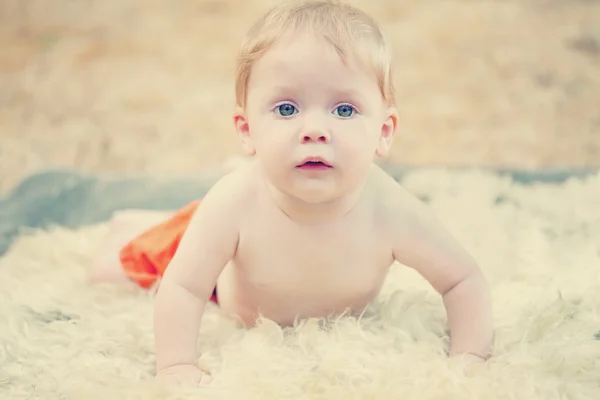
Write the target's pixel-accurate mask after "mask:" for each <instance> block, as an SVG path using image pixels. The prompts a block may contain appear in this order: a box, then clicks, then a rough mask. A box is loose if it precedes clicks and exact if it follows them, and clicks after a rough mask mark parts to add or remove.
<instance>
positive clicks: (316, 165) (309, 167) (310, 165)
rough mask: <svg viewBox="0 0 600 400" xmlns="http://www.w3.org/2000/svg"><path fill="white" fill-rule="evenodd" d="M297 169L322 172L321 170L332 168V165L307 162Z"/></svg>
mask: <svg viewBox="0 0 600 400" xmlns="http://www.w3.org/2000/svg"><path fill="white" fill-rule="evenodd" d="M296 168H300V169H304V170H314V171H320V170H326V169H329V168H331V165H329V164H327V163H325V162H323V161H306V162H304V163H302V164H300V165H298V166H296Z"/></svg>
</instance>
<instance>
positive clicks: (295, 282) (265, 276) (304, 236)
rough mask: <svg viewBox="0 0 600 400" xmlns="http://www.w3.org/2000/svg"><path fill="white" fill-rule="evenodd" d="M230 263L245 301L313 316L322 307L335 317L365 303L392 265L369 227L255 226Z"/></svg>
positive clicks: (387, 253)
mask: <svg viewBox="0 0 600 400" xmlns="http://www.w3.org/2000/svg"><path fill="white" fill-rule="evenodd" d="M234 262H235V270H234V271H232V273H233V274H234V276H233V277H232V278H234V280H235V281H236V284H237V285H236V286H238V290H240V292H243V293H246V294H247V296H248V299H247V300H251V299H252V300H255V299H259V300H257V301H258V302H260V303H265V304H266V303H268V304H270V305H273V304H279V305H281V306H285V304H286V303H287V302H293V303H294V304H295V305H296V306H295V307H297V304H302V305H303V306H302V307H300V308H302V309H304V310H303V311H306V313H311V312H312V311H313V310H314V311H315V313H318V312H317V309H320V310H323V305H324V304H327V305H329V306H330V308H331V310H329V311H335V310H337V309H342V310H343V309H344V308H345V307H354V306H356V307H361V306H363V305H364V303H366V302H368V301H370V300H371V299H372V298H373V297H374V296H375V295H376V293H377V292H378V290H379V288H380V287H381V284H382V282H383V280H384V279H385V276H386V274H387V267H389V265H390V264H391V263H392V262H393V259H392V253H391V251H390V249H389V246H386V243H385V241H383V240H379V235H378V234H377V230H376V227H375V226H373V225H371V224H358V225H357V224H348V225H344V224H341V225H339V226H335V227H332V228H330V229H313V228H310V227H295V226H290V225H285V224H264V225H263V226H262V227H261V226H260V225H259V224H257V225H256V227H255V228H253V229H251V230H248V231H246V232H245V235H243V236H242V237H241V238H240V243H239V246H238V251H237V255H236V259H235V261H234ZM295 307H293V308H295ZM263 308H264V307H263ZM287 308H290V307H289V305H288V307H287ZM298 311H299V312H300V311H301V310H298Z"/></svg>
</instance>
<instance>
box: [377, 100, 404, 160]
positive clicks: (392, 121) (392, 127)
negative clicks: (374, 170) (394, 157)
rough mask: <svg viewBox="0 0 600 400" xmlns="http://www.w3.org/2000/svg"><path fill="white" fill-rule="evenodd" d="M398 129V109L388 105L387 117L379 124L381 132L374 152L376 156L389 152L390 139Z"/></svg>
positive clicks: (385, 154)
mask: <svg viewBox="0 0 600 400" xmlns="http://www.w3.org/2000/svg"><path fill="white" fill-rule="evenodd" d="M397 129H398V111H397V110H396V108H395V107H390V108H389V109H388V110H387V117H386V119H385V121H384V122H383V125H382V126H381V134H380V135H379V139H378V141H377V147H376V149H375V154H376V155H377V156H378V157H385V156H387V155H388V154H389V152H390V148H391V147H392V140H393V139H394V135H395V134H396V130H397Z"/></svg>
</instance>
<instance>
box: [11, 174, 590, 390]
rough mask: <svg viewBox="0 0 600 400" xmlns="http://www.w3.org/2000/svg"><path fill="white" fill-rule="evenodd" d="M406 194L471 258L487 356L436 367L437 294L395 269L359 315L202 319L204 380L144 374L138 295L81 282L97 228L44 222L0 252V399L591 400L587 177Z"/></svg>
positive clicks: (473, 182) (148, 319)
mask: <svg viewBox="0 0 600 400" xmlns="http://www.w3.org/2000/svg"><path fill="white" fill-rule="evenodd" d="M404 184H405V186H406V187H407V188H408V189H409V190H411V191H413V192H414V193H416V194H418V195H419V196H421V197H423V198H427V200H428V201H429V203H430V205H431V207H432V208H433V209H434V211H435V212H436V213H437V214H438V216H439V217H440V218H441V219H442V220H443V221H444V222H445V223H446V224H447V226H448V227H449V228H450V229H451V230H452V232H453V233H454V234H455V235H456V236H457V237H458V238H459V239H460V240H461V241H462V242H463V243H464V245H465V246H466V247H467V248H468V249H469V250H470V251H471V252H472V253H473V254H474V255H475V256H476V258H477V259H478V260H479V262H480V264H481V267H482V268H483V270H484V271H485V274H486V276H487V277H488V279H489V281H490V283H491V287H492V290H493V298H494V304H495V326H496V335H497V337H496V343H495V353H496V355H495V357H494V358H493V359H491V360H490V361H489V362H488V363H486V364H485V365H482V366H481V367H479V368H476V369H474V370H472V371H470V372H469V373H468V374H465V373H464V372H463V369H462V367H461V365H460V362H458V361H456V360H448V359H447V357H446V356H445V355H444V351H445V349H446V346H447V340H446V339H447V338H446V336H445V325H444V324H445V314H444V310H443V307H442V304H441V301H440V299H439V297H438V296H437V295H436V294H435V293H434V292H433V291H432V290H431V289H430V288H429V286H428V285H427V284H426V282H424V281H423V280H422V279H421V278H420V277H419V276H417V275H416V274H415V273H413V271H411V270H410V269H407V268H405V267H403V266H400V265H395V266H394V267H393V268H392V269H391V271H390V275H389V279H388V281H387V283H386V285H385V287H384V290H383V291H382V293H381V296H380V297H379V298H378V299H377V301H375V302H374V303H373V305H372V307H370V308H369V309H368V310H366V312H365V313H364V316H363V317H362V318H360V319H353V318H350V317H346V316H341V317H337V318H331V319H329V320H326V321H320V320H307V321H302V322H300V323H299V324H298V326H296V327H294V328H289V329H281V328H279V327H278V326H277V325H275V324H274V323H272V322H270V321H267V320H264V321H261V322H260V323H259V324H258V326H257V327H256V328H254V329H250V330H242V329H240V328H238V327H237V326H235V325H234V324H233V323H232V322H231V321H229V320H227V319H225V318H224V317H222V316H220V315H219V312H218V310H217V309H216V308H211V309H210V311H209V312H208V313H207V314H206V316H205V318H204V321H203V325H202V329H201V337H200V343H199V345H200V346H201V349H202V352H203V355H202V358H201V363H202V364H203V365H205V366H207V367H209V368H210V369H211V370H212V373H213V377H214V382H213V384H212V385H211V386H209V387H206V388H201V389H196V390H172V389H168V388H162V387H160V386H158V385H157V384H156V383H155V382H154V381H153V379H152V372H153V365H154V364H153V363H154V358H153V357H154V356H153V354H154V353H153V344H152V342H153V339H152V297H153V294H152V292H147V291H143V290H140V289H138V288H136V287H134V286H133V285H131V286H127V287H123V286H121V287H116V286H111V285H103V286H97V287H90V286H88V285H87V284H86V272H87V268H88V265H89V263H90V261H91V259H92V257H93V256H94V252H95V250H96V248H97V246H98V243H99V241H100V239H101V237H102V235H103V234H104V233H105V232H106V229H107V227H106V225H105V224H102V225H99V226H93V227H90V228H86V229H80V230H75V231H71V230H66V229H64V228H60V227H56V228H55V229H52V230H50V231H34V232H30V233H29V234H27V235H24V236H23V237H22V238H21V239H19V240H18V241H17V242H16V243H15V244H14V246H13V247H12V249H11V250H10V251H9V253H7V254H6V255H5V256H4V257H3V258H2V259H0V315H1V318H0V398H3V399H20V398H43V399H96V398H98V399H107V398H109V397H111V396H114V397H115V398H119V399H129V398H131V399H142V398H143V399H159V398H160V399H164V398H185V399H188V398H189V399H196V398H198V399H199V398H202V399H216V398H218V399H327V400H335V399H344V400H349V399H378V400H383V399H419V400H421V399H461V400H462V399H488V400H492V399H509V398H510V399H524V400H536V399H543V400H550V399H572V400H584V399H586V400H587V399H590V400H591V399H596V400H597V399H600V340H599V339H600V332H599V331H600V174H599V175H596V176H594V177H591V178H588V179H587V180H573V181H569V182H566V183H565V184H563V185H560V186H552V185H536V186H519V185H515V184H513V183H512V182H511V181H510V180H509V179H507V178H500V177H497V176H494V175H488V174H483V173H449V172H419V173H412V174H410V175H409V176H408V177H407V178H406V180H405V182H404Z"/></svg>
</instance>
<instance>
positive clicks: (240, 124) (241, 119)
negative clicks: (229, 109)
mask: <svg viewBox="0 0 600 400" xmlns="http://www.w3.org/2000/svg"><path fill="white" fill-rule="evenodd" d="M233 123H234V125H235V130H236V131H237V134H238V136H239V137H240V141H241V142H242V148H243V149H244V151H245V152H246V154H247V155H249V156H253V155H255V154H256V149H255V148H254V144H253V143H252V137H251V136H250V126H249V125H248V117H247V116H246V112H245V110H244V109H243V108H241V107H236V109H235V112H234V113H233Z"/></svg>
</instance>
